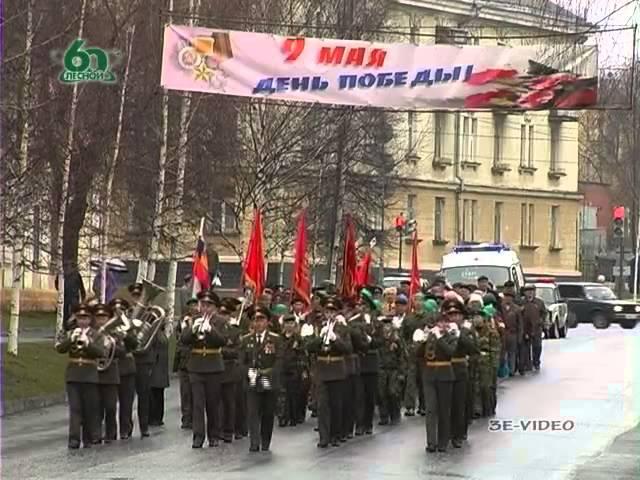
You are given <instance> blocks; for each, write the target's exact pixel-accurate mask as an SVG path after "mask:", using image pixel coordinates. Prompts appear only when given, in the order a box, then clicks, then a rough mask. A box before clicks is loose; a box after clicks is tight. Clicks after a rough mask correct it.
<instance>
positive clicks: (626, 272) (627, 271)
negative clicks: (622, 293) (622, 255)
mask: <svg viewBox="0 0 640 480" xmlns="http://www.w3.org/2000/svg"><path fill="white" fill-rule="evenodd" d="M629 275H631V267H629V266H626V267H624V270H623V275H622V276H623V277H628V276H629ZM613 276H614V277H619V276H620V267H619V266H615V267H613Z"/></svg>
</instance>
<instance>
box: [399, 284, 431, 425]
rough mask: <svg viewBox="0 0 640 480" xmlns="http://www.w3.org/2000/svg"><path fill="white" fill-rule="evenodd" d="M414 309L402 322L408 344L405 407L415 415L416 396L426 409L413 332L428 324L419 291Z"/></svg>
mask: <svg viewBox="0 0 640 480" xmlns="http://www.w3.org/2000/svg"><path fill="white" fill-rule="evenodd" d="M413 301H414V305H415V306H414V311H413V312H411V313H409V314H408V315H407V318H406V319H405V321H404V322H403V324H402V328H401V332H402V340H403V341H404V343H405V345H406V346H407V354H408V361H407V381H406V384H405V388H404V402H403V403H404V408H405V413H404V414H405V416H407V417H413V416H414V415H415V408H416V397H418V399H419V404H418V406H419V410H420V411H423V410H424V396H423V395H422V394H420V393H419V392H420V385H421V384H422V379H420V378H419V375H418V374H419V372H420V369H419V361H418V358H417V355H416V350H417V345H416V344H415V343H414V342H413V340H412V339H413V332H415V331H416V330H417V329H420V330H422V329H424V327H425V326H426V324H427V316H426V312H425V311H424V295H423V294H422V293H417V294H416V295H415V296H414V299H413Z"/></svg>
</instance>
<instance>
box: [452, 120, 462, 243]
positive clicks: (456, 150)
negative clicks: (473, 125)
mask: <svg viewBox="0 0 640 480" xmlns="http://www.w3.org/2000/svg"><path fill="white" fill-rule="evenodd" d="M455 115H456V116H455V121H454V122H455V125H454V132H453V138H454V144H453V166H454V178H455V181H456V183H457V186H456V191H455V213H456V244H459V243H460V242H461V240H462V226H461V224H462V222H461V221H460V198H461V196H462V190H463V189H464V180H463V178H462V176H461V169H460V138H459V137H460V112H456V114H455Z"/></svg>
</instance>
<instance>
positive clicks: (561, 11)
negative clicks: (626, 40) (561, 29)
mask: <svg viewBox="0 0 640 480" xmlns="http://www.w3.org/2000/svg"><path fill="white" fill-rule="evenodd" d="M480 3H481V4H482V3H496V4H498V5H499V6H501V7H507V6H516V7H523V8H527V9H530V10H533V11H535V12H536V14H538V15H541V16H543V17H546V18H548V19H550V20H551V19H562V20H564V21H569V22H574V23H578V24H586V20H585V19H584V18H583V17H581V16H579V15H576V14H575V13H574V12H572V11H570V10H568V9H566V8H564V7H563V6H561V5H558V4H557V3H556V2H552V1H550V0H499V1H495V0H493V1H492V0H489V1H485V2H480Z"/></svg>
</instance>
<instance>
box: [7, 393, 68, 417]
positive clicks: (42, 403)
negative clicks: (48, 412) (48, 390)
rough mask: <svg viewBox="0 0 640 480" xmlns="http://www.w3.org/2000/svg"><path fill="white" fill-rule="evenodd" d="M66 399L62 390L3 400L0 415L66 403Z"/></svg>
mask: <svg viewBox="0 0 640 480" xmlns="http://www.w3.org/2000/svg"><path fill="white" fill-rule="evenodd" d="M66 401H67V395H66V394H65V393H64V392H61V393H58V394H55V395H45V396H42V397H31V398H23V399H20V400H13V401H9V402H3V403H2V408H1V410H0V417H6V416H9V415H15V414H16V413H21V412H28V411H31V410H38V409H40V408H46V407H51V406H53V405H60V404H63V403H66Z"/></svg>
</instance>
